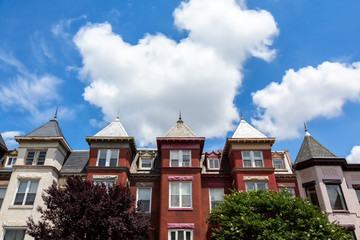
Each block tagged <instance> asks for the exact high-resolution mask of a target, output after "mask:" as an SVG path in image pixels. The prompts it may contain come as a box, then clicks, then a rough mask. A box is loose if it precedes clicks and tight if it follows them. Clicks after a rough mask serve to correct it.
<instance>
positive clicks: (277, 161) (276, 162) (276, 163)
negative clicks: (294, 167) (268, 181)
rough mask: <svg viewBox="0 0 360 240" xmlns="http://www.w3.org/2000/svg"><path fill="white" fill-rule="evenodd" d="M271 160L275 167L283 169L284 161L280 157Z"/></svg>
mask: <svg viewBox="0 0 360 240" xmlns="http://www.w3.org/2000/svg"><path fill="white" fill-rule="evenodd" d="M272 162H273V166H274V168H275V169H285V167H284V161H283V160H282V159H273V161H272Z"/></svg>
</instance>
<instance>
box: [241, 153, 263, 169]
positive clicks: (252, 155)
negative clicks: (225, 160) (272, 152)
mask: <svg viewBox="0 0 360 240" xmlns="http://www.w3.org/2000/svg"><path fill="white" fill-rule="evenodd" d="M255 152H259V153H260V158H261V165H262V166H256V164H255V161H256V160H259V159H255V154H254V153H255ZM245 153H249V155H250V159H249V158H246V157H244V155H245ZM241 156H242V160H243V167H244V168H246V167H256V168H260V167H264V156H263V153H262V151H241ZM245 160H247V161H249V160H250V162H251V166H245Z"/></svg>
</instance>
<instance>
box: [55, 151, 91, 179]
mask: <svg viewBox="0 0 360 240" xmlns="http://www.w3.org/2000/svg"><path fill="white" fill-rule="evenodd" d="M88 160H89V150H74V151H72V152H71V154H70V156H69V157H68V159H67V160H66V162H65V164H64V165H63V167H62V168H61V171H60V172H61V173H84V172H85V170H86V169H85V168H86V166H87V162H88Z"/></svg>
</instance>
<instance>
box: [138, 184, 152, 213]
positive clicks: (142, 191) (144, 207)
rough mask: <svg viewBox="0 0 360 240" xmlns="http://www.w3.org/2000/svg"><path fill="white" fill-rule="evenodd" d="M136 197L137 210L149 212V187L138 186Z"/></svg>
mask: <svg viewBox="0 0 360 240" xmlns="http://www.w3.org/2000/svg"><path fill="white" fill-rule="evenodd" d="M136 197H137V202H138V207H139V210H140V211H143V212H147V213H149V212H151V188H138V189H137V195H136Z"/></svg>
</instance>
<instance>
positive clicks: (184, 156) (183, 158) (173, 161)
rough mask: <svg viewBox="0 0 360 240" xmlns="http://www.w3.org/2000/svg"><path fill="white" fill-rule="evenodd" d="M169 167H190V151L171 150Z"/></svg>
mask: <svg viewBox="0 0 360 240" xmlns="http://www.w3.org/2000/svg"><path fill="white" fill-rule="evenodd" d="M170 167H191V151H190V150H171V151H170Z"/></svg>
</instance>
